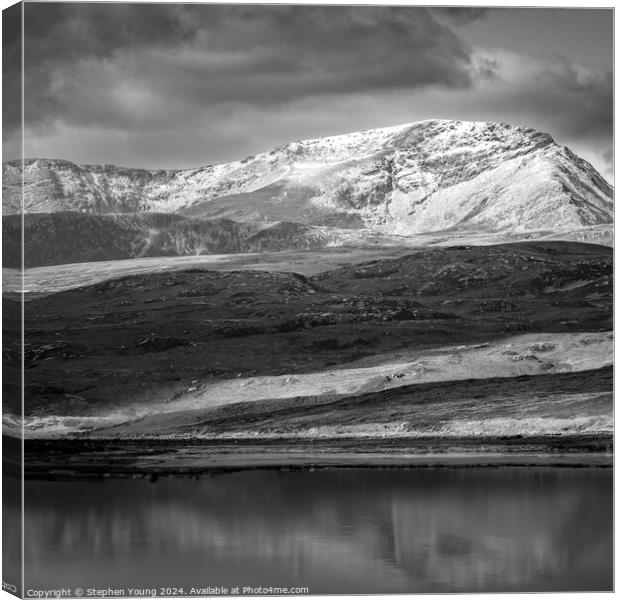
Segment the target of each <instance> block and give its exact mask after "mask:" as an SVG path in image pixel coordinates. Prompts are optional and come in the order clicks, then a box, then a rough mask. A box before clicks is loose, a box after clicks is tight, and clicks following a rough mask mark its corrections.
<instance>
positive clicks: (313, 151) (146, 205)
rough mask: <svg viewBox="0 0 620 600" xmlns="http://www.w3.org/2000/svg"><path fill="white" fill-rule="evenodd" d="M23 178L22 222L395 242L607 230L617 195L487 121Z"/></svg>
mask: <svg viewBox="0 0 620 600" xmlns="http://www.w3.org/2000/svg"><path fill="white" fill-rule="evenodd" d="M3 171H4V172H3V188H4V201H3V208H4V213H5V214H11V213H15V212H18V209H19V204H20V194H19V191H20V190H19V185H20V173H19V164H18V163H15V162H13V163H5V164H4V165H3ZM24 180H25V188H24V208H25V211H26V212H28V213H32V212H59V211H77V212H85V213H93V214H114V213H136V212H167V213H179V214H183V215H187V216H193V217H202V218H228V219H233V220H235V221H241V222H253V223H261V224H269V223H275V222H279V221H290V222H297V223H303V224H307V225H329V226H336V227H344V228H355V229H361V228H368V229H372V230H375V231H377V232H381V233H388V234H399V235H411V234H417V233H424V232H431V231H444V230H459V231H482V232H498V231H511V232H515V233H519V232H525V231H530V230H539V229H546V230H549V229H551V230H559V229H578V228H582V227H584V226H591V225H601V224H610V223H612V221H613V189H612V188H611V186H610V185H609V184H608V183H607V182H606V181H605V180H604V179H603V178H602V177H601V175H600V174H599V173H598V172H597V171H596V170H595V169H594V168H593V167H592V166H591V165H590V164H589V163H587V162H586V161H584V160H582V159H580V158H579V157H577V156H575V155H574V154H573V153H572V152H571V151H570V150H569V149H568V148H565V147H561V146H559V145H557V144H555V143H554V141H553V139H552V138H551V137H550V136H549V135H547V134H544V133H539V132H536V131H534V130H532V129H525V128H520V127H512V126H510V125H506V124H501V123H487V122H461V121H440V120H433V121H421V122H418V123H413V124H407V125H401V126H396V127H388V128H383V129H373V130H366V131H360V132H357V133H351V134H347V135H340V136H333V137H325V138H319V139H314V140H306V141H300V142H293V143H291V144H288V145H286V146H282V147H280V148H276V149H275V150H272V151H271V152H265V153H262V154H258V155H256V156H251V157H248V158H246V159H244V160H242V161H236V162H231V163H226V164H221V165H213V166H208V167H203V168H198V169H190V170H180V171H147V170H140V169H125V168H120V167H114V166H109V165H105V166H95V165H75V164H73V163H70V162H67V161H61V160H46V159H31V160H27V161H26V164H25V173H24Z"/></svg>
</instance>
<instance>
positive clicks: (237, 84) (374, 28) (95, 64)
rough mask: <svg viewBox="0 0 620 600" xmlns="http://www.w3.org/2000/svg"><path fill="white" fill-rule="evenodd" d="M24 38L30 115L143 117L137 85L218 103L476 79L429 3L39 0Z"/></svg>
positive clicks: (88, 120) (30, 7)
mask: <svg viewBox="0 0 620 600" xmlns="http://www.w3.org/2000/svg"><path fill="white" fill-rule="evenodd" d="M461 18H462V17H461ZM26 39H27V40H28V43H27V45H26V48H27V49H26V90H27V94H26V98H27V106H26V119H27V122H28V123H29V125H30V126H34V125H36V124H46V123H47V124H49V123H55V124H57V123H58V122H59V121H60V122H64V123H69V124H78V123H79V124H97V123H100V124H106V125H108V126H114V125H115V124H116V125H117V126H119V127H126V126H127V125H128V124H130V123H129V122H130V121H131V122H132V123H133V124H134V125H135V126H138V127H139V126H140V121H141V119H136V116H135V114H134V113H133V111H132V110H129V111H127V110H126V108H127V106H126V102H125V98H123V90H125V91H126V92H127V93H128V94H129V97H131V92H130V90H129V88H131V87H133V88H135V89H136V90H143V91H144V93H145V94H146V93H148V94H151V95H153V96H159V97H162V98H166V99H167V101H168V102H169V103H170V104H171V105H173V106H187V105H190V106H200V105H202V106H209V105H212V104H214V103H224V102H247V103H251V104H259V105H260V104H273V103H283V102H288V101H292V100H294V99H297V98H300V97H304V96H307V95H312V94H315V95H316V94H326V93H333V94H337V93H350V92H364V91H367V90H377V89H393V88H423V87H425V86H434V85H438V86H448V87H466V86H468V85H469V84H470V82H471V72H470V70H471V69H470V68H471V64H470V54H469V52H470V51H469V48H468V47H467V46H466V45H465V44H464V43H463V42H462V40H460V38H459V37H458V36H457V35H456V34H455V33H454V32H453V31H452V29H451V28H450V27H448V26H447V25H445V24H443V23H441V22H440V20H438V19H437V18H436V17H435V15H434V13H433V11H432V10H428V9H425V8H413V7H346V6H340V7H339V6H330V7H326V6H322V7H321V6H265V5H263V6H251V5H247V6H243V5H229V6H224V5H161V4H156V5H144V4H143V5H137V4H124V3H123V4H116V3H114V4H65V3H49V4H39V3H32V4H27V9H26ZM144 116H145V119H144V126H151V124H152V119H149V118H148V117H147V116H146V115H144ZM153 119H156V117H155V115H153ZM115 121H116V123H115Z"/></svg>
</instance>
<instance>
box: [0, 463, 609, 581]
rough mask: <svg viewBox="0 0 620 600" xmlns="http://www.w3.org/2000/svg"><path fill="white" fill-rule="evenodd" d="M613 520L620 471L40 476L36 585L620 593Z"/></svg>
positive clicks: (34, 502) (31, 500)
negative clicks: (615, 589) (615, 580)
mask: <svg viewBox="0 0 620 600" xmlns="http://www.w3.org/2000/svg"><path fill="white" fill-rule="evenodd" d="M17 509H18V507H17V506H15V507H13V509H11V508H10V507H9V508H8V509H7V513H8V514H6V516H5V518H11V514H10V513H11V511H12V510H15V511H16V510H17ZM612 514H613V497H612V471H611V470H610V469H554V468H531V469H526V468H512V469H510V468H506V469H483V468H481V469H437V470H425V469H412V470H399V469H392V470H370V469H369V470H364V469H356V470H353V469H352V470H333V471H316V472H279V471H248V472H240V473H232V474H224V475H217V476H212V477H207V476H204V477H201V478H199V479H189V478H173V477H170V478H164V479H159V480H158V481H157V482H156V483H150V482H149V481H148V480H146V479H137V480H127V479H125V480H123V479H118V480H114V479H111V480H105V481H58V482H45V481H27V482H26V522H25V560H26V569H27V571H26V588H28V587H31V588H49V587H60V586H65V587H66V586H71V587H75V586H80V587H82V588H88V587H97V586H105V587H108V586H112V587H132V586H149V587H152V586H180V587H183V588H184V589H185V592H186V593H188V592H189V588H190V587H192V586H194V587H204V586H229V587H231V586H240V587H243V586H263V587H265V586H278V587H293V586H307V587H309V588H310V591H311V592H312V593H378V592H386V593H387V592H438V591H502V590H506V591H518V590H519V591H520V590H523V591H544V590H561V589H565V590H610V589H611V587H612V571H613V569H612V545H613V540H612Z"/></svg>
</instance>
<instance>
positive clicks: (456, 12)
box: [433, 6, 490, 25]
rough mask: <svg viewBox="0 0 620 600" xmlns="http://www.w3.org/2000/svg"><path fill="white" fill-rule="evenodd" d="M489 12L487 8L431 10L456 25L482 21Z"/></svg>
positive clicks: (471, 7)
mask: <svg viewBox="0 0 620 600" xmlns="http://www.w3.org/2000/svg"><path fill="white" fill-rule="evenodd" d="M489 10H490V9H488V8H483V7H476V6H468V7H467V6H458V7H457V6H452V7H439V8H435V9H433V11H434V12H435V13H436V14H438V15H439V16H440V17H445V18H447V19H449V20H450V21H452V22H453V23H456V24H458V25H462V24H463V23H470V22H471V21H477V20H478V19H482V18H483V17H485V16H486V15H487V14H488V12H489Z"/></svg>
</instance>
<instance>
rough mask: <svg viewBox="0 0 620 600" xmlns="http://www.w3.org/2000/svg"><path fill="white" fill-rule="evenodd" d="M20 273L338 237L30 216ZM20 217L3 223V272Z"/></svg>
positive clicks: (157, 218) (182, 221) (182, 222)
mask: <svg viewBox="0 0 620 600" xmlns="http://www.w3.org/2000/svg"><path fill="white" fill-rule="evenodd" d="M23 225H24V238H23V239H24V244H25V247H24V255H25V267H26V268H29V267H37V266H44V265H58V264H66V263H80V262H91V261H103V260H121V259H127V258H137V257H145V256H162V257H163V256H188V255H189V256H191V255H198V254H236V253H241V252H269V251H279V250H305V249H311V248H324V247H325V246H326V245H328V243H330V241H332V240H335V239H337V238H338V234H337V232H335V231H334V230H327V229H325V228H317V227H312V226H309V225H301V224H299V223H287V222H283V223H275V224H271V225H268V226H265V225H263V226H262V227H259V226H256V225H254V224H249V223H237V222H235V221H231V220H229V219H217V218H215V219H199V218H188V217H184V216H181V215H178V214H174V213H172V214H162V213H142V214H120V215H91V214H84V213H78V212H58V213H50V214H46V213H35V214H27V215H25V217H24V223H23ZM21 228H22V219H21V217H20V216H19V215H10V216H4V217H3V218H2V236H3V266H4V267H6V268H20V267H21V240H22V237H21Z"/></svg>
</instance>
